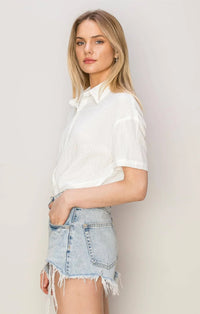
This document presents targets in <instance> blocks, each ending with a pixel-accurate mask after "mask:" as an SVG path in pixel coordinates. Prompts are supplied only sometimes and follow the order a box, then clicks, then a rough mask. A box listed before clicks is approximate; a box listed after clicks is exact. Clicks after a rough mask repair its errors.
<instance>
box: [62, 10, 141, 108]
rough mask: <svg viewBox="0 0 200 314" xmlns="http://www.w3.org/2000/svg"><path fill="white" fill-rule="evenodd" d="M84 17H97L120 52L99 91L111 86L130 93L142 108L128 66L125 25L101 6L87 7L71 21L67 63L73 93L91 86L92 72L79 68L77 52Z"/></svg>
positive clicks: (113, 45)
mask: <svg viewBox="0 0 200 314" xmlns="http://www.w3.org/2000/svg"><path fill="white" fill-rule="evenodd" d="M84 20H93V21H95V22H96V23H97V24H98V26H99V28H100V29H101V31H102V32H103V33H104V35H105V36H106V37H107V39H108V41H109V42H110V44H111V46H112V48H113V49H114V51H115V52H117V53H118V60H117V62H116V60H115V59H114V60H113V65H112V67H111V71H110V73H109V75H108V77H107V79H106V80H105V83H104V84H102V86H101V87H100V92H101V91H103V90H104V89H105V88H106V87H107V86H109V87H110V90H111V91H112V92H113V93H117V92H128V93H131V94H132V95H133V96H134V97H135V99H136V100H137V102H138V103H139V105H140V107H141V109H142V110H143V106H142V104H141V102H140V101H139V99H138V97H137V96H136V93H135V90H134V88H133V83H132V79H131V74H130V68H129V58H128V48H127V44H126V39H125V35H124V31H123V29H122V26H121V24H120V23H119V21H118V20H117V19H116V18H115V17H114V16H113V15H111V14H110V13H108V12H106V11H104V10H100V9H98V10H94V11H86V12H85V13H83V14H81V15H80V16H79V17H77V18H76V20H75V21H74V23H73V25H72V29H71V34H70V38H69V43H68V55H67V64H68V71H69V75H70V77H71V81H72V90H73V97H74V98H75V97H77V98H79V97H80V94H81V91H82V89H86V88H88V87H89V86H90V81H89V74H88V73H85V72H83V71H82V69H81V68H80V66H79V63H78V60H77V57H76V52H75V47H76V46H75V45H76V34H77V28H78V26H79V24H81V22H83V21H84ZM101 88H102V90H101Z"/></svg>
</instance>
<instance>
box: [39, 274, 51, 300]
mask: <svg viewBox="0 0 200 314" xmlns="http://www.w3.org/2000/svg"><path fill="white" fill-rule="evenodd" d="M48 286H49V279H48V278H47V274H46V273H45V272H43V273H40V288H41V289H42V291H43V292H44V293H45V294H48ZM51 295H53V292H52V291H51Z"/></svg>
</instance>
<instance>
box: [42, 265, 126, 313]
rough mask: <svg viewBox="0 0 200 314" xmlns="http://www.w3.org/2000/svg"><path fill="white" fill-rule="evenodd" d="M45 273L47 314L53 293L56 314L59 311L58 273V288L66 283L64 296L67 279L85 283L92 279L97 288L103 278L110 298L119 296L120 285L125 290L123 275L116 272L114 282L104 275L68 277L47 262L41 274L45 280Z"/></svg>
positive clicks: (105, 289) (106, 292)
mask: <svg viewBox="0 0 200 314" xmlns="http://www.w3.org/2000/svg"><path fill="white" fill-rule="evenodd" d="M44 272H45V273H46V275H47V278H48V280H49V285H48V299H47V305H46V314H49V313H50V305H51V291H52V293H53V304H54V309H55V311H56V313H57V311H58V303H57V300H56V295H55V273H56V272H58V273H59V280H58V287H60V288H61V287H62V284H63V283H64V285H63V296H64V295H65V279H73V278H76V279H84V282H85V281H86V279H91V280H95V286H96V282H97V280H98V278H99V277H101V281H102V284H103V287H104V291H105V294H106V296H108V294H109V293H111V294H113V295H119V284H120V286H121V287H122V288H123V284H122V280H121V274H120V273H119V272H117V271H115V276H114V280H111V279H109V278H105V277H103V276H102V275H74V276H66V275H64V274H62V273H61V272H60V270H58V269H57V268H56V266H55V265H54V264H52V263H50V262H47V263H46V264H45V266H44V267H43V269H42V270H41V272H40V273H41V274H43V278H44ZM42 284H43V282H42ZM96 289H97V286H96Z"/></svg>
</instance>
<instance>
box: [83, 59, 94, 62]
mask: <svg viewBox="0 0 200 314" xmlns="http://www.w3.org/2000/svg"><path fill="white" fill-rule="evenodd" d="M83 61H84V62H85V61H96V60H94V59H89V58H85V59H84V60H83Z"/></svg>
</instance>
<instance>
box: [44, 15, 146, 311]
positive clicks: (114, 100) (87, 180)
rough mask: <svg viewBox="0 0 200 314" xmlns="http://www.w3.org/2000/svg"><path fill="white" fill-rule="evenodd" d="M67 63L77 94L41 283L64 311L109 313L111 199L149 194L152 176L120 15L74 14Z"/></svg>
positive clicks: (114, 274) (114, 256)
mask: <svg viewBox="0 0 200 314" xmlns="http://www.w3.org/2000/svg"><path fill="white" fill-rule="evenodd" d="M68 69H69V74H70V76H71V80H72V87H73V99H71V100H70V102H69V104H70V106H69V110H70V111H69V114H68V121H67V126H66V128H65V130H64V131H63V134H62V138H61V141H60V146H59V155H58V159H57V165H56V167H55V169H54V171H53V175H52V181H53V194H54V196H52V198H51V201H50V203H49V204H48V205H49V208H50V211H49V246H48V256H47V258H46V260H45V261H46V264H45V266H44V267H43V269H42V271H41V275H40V286H41V289H42V290H43V292H44V293H46V294H49V298H48V301H49V300H50V295H53V300H54V306H55V310H56V311H57V313H58V314H64V313H65V314H66V313H70V314H78V313H81V314H88V313H92V314H108V313H109V308H108V295H109V293H112V294H113V295H116V294H119V279H120V277H121V275H120V273H119V272H118V271H117V270H116V265H117V260H118V245H117V240H116V232H115V229H114V223H113V219H112V216H111V206H112V205H117V204H123V203H127V202H134V201H140V200H143V199H144V198H145V196H146V192H147V181H148V176H147V174H148V165H147V148H146V142H145V135H146V133H145V129H146V124H145V121H144V118H143V112H142V111H143V109H142V106H141V104H140V102H139V100H138V98H137V97H136V95H135V92H134V89H133V86H132V81H131V76H130V71H129V63H128V50H127V45H126V40H125V37H124V33H123V29H122V27H121V25H120V23H119V22H118V21H117V19H116V18H115V17H114V16H112V15H111V14H109V13H108V12H106V11H103V10H95V11H87V12H85V13H84V14H82V15H81V16H79V17H78V18H77V19H76V20H75V22H74V24H73V26H72V30H71V35H70V39H69V45H68ZM72 278H73V280H70V279H72ZM120 283H121V285H122V282H121V281H120ZM62 286H63V291H62Z"/></svg>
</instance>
